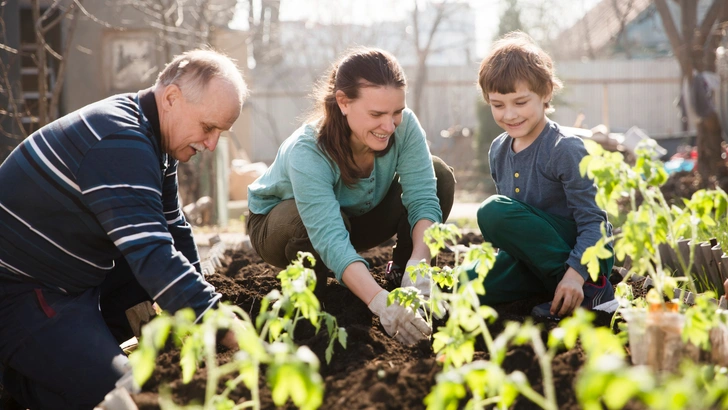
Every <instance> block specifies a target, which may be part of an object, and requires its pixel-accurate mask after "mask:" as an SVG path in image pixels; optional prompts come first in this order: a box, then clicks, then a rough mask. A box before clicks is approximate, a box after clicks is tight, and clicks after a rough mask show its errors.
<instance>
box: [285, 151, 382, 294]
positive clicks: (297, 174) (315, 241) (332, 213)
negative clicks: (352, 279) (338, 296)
mask: <svg viewBox="0 0 728 410" xmlns="http://www.w3.org/2000/svg"><path fill="white" fill-rule="evenodd" d="M291 149H292V152H291V155H289V158H290V161H289V162H288V174H289V177H290V179H291V186H292V187H293V197H294V199H295V201H296V207H297V208H298V213H299V214H300V215H301V220H302V221H303V225H304V226H305V227H306V231H307V232H308V236H309V239H310V240H311V244H312V245H313V248H314V249H315V250H316V252H318V254H319V256H321V259H322V260H323V262H324V264H326V266H327V267H328V268H329V269H331V270H332V271H333V272H334V274H335V275H336V279H337V280H338V281H339V282H341V277H342V275H343V274H344V269H346V267H347V266H349V265H350V264H351V263H353V262H356V261H361V262H364V264H365V265H366V261H365V260H364V258H362V257H361V256H359V254H357V253H356V250H354V247H353V246H352V245H351V240H350V238H349V231H347V230H346V226H345V225H344V220H343V219H342V216H341V210H340V209H341V206H340V204H339V201H338V199H337V198H336V195H335V193H334V186H335V184H336V181H337V179H338V177H339V176H338V172H337V171H336V169H335V168H334V165H333V164H332V163H331V162H330V161H329V160H328V158H327V157H326V156H325V155H324V154H323V153H322V152H321V151H320V150H318V149H317V148H316V147H315V146H313V144H312V143H305V142H298V143H296V144H295V145H294V146H292V147H291ZM367 266H368V265H367Z"/></svg>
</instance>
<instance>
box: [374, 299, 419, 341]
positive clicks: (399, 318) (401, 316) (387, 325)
mask: <svg viewBox="0 0 728 410" xmlns="http://www.w3.org/2000/svg"><path fill="white" fill-rule="evenodd" d="M388 296H389V292H387V291H386V290H382V291H381V292H379V293H377V294H376V295H375V296H374V298H373V299H372V301H371V302H369V305H368V307H369V310H371V311H372V313H374V314H375V315H377V316H379V321H380V322H381V323H382V326H384V330H386V331H387V334H389V335H390V336H392V337H394V338H395V339H397V340H398V341H399V342H402V343H404V344H414V343H416V342H417V341H419V340H424V339H427V338H428V337H429V336H430V335H431V334H432V328H430V326H429V325H428V324H427V322H425V320H424V319H422V316H420V314H419V313H417V312H413V311H412V310H410V309H406V308H404V307H402V306H400V305H398V304H396V303H393V304H391V305H389V306H387V297H388Z"/></svg>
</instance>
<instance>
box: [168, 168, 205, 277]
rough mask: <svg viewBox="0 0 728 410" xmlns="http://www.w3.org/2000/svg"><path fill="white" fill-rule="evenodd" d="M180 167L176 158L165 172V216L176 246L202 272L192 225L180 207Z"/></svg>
mask: <svg viewBox="0 0 728 410" xmlns="http://www.w3.org/2000/svg"><path fill="white" fill-rule="evenodd" d="M178 167H179V161H176V160H175V161H174V162H173V163H172V164H171V165H170V167H169V168H167V170H166V172H165V173H164V181H163V182H162V207H163V209H164V218H165V219H166V220H167V228H168V229H169V232H170V233H171V234H172V239H173V240H174V247H175V248H176V249H177V250H178V251H180V252H182V254H183V255H184V256H185V257H186V258H187V260H188V261H190V263H191V264H192V265H193V266H194V267H195V270H197V272H202V268H201V267H200V254H199V253H198V252H197V246H196V245H195V240H194V238H193V237H192V227H191V226H190V224H188V223H187V220H186V219H185V215H184V213H183V212H182V209H181V207H180V201H179V196H178V192H179V185H178V182H177V181H178V179H177V168H178Z"/></svg>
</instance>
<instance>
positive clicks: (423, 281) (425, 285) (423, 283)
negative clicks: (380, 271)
mask: <svg viewBox="0 0 728 410" xmlns="http://www.w3.org/2000/svg"><path fill="white" fill-rule="evenodd" d="M420 262H425V260H424V259H420V260H417V259H410V260H408V261H407V265H406V267H405V273H404V275H402V287H403V288H406V287H408V286H412V287H415V288H417V289H419V290H420V293H421V294H422V296H424V297H425V299H429V298H430V282H431V281H432V279H431V278H430V275H429V274H427V275H426V276H425V277H422V276H421V275H419V274H418V275H417V277H416V278H415V281H414V282H412V279H411V278H410V275H409V273H408V272H407V271H406V268H409V267H410V266H417V265H419V264H420Z"/></svg>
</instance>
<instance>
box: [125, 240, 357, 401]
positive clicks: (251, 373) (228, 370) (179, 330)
mask: <svg viewBox="0 0 728 410" xmlns="http://www.w3.org/2000/svg"><path fill="white" fill-rule="evenodd" d="M306 257H308V258H311V259H313V258H312V257H311V255H310V254H299V258H298V259H297V260H296V261H294V262H293V263H292V264H291V265H290V266H289V267H288V268H287V269H286V270H284V271H282V272H281V273H280V274H279V275H278V278H279V279H280V280H281V291H280V292H279V291H277V290H274V291H272V292H271V293H270V294H269V295H267V296H266V298H265V300H264V301H263V303H262V308H261V313H260V315H259V316H258V318H257V320H256V321H255V322H256V323H255V324H254V323H253V321H252V320H251V318H250V317H249V316H248V315H247V313H245V312H244V311H243V310H242V309H240V308H239V307H237V306H231V305H228V304H224V303H223V304H220V305H219V306H218V307H217V309H211V310H208V311H207V312H206V313H205V315H204V316H203V318H202V321H201V322H200V323H196V322H195V314H194V312H193V311H192V310H191V309H182V310H180V311H178V312H177V313H175V315H174V316H169V315H168V314H166V313H165V312H162V314H161V315H159V316H158V317H157V318H155V319H154V320H152V321H151V322H150V323H149V324H147V325H145V326H144V328H143V329H142V337H141V339H140V341H139V348H138V349H137V350H136V351H135V352H133V353H132V354H131V355H130V357H129V360H130V361H131V364H132V371H133V375H134V380H135V382H136V383H137V384H138V385H139V386H142V385H143V384H144V383H145V382H146V381H147V380H148V379H149V377H150V376H151V375H152V372H153V370H154V366H155V361H156V357H157V355H158V353H159V351H160V350H161V349H162V348H164V346H165V345H166V343H167V340H168V338H169V336H170V335H172V336H173V337H172V339H173V341H174V343H175V345H176V346H177V347H179V348H180V366H181V367H182V381H183V383H189V382H190V381H191V380H192V377H193V376H194V373H195V371H197V369H199V368H200V364H201V363H202V362H204V364H205V369H206V371H207V384H206V389H205V398H204V404H202V405H201V406H200V405H195V404H193V405H189V406H184V407H179V406H177V405H175V404H174V403H173V402H172V401H171V399H170V398H169V397H168V396H165V394H166V393H164V390H163V389H161V390H160V405H161V406H162V408H189V409H192V408H202V409H206V410H207V409H239V408H253V409H259V408H260V397H259V391H258V383H259V379H260V372H261V369H262V368H264V367H265V368H266V369H267V370H266V372H267V381H268V383H269V385H270V388H271V392H272V396H273V402H274V403H275V404H276V405H277V406H282V405H284V404H285V403H286V402H287V401H288V400H289V399H290V400H291V401H293V403H294V404H295V405H296V406H298V407H299V408H302V409H316V408H318V407H319V406H320V405H321V403H322V402H323V380H322V379H321V376H320V375H319V373H318V369H319V362H318V358H317V357H316V355H315V354H313V352H311V350H310V349H309V348H308V347H305V346H302V347H297V346H295V344H294V342H293V336H292V335H293V330H294V329H295V326H296V324H297V323H298V321H299V320H300V319H302V318H305V319H307V320H308V321H309V322H310V323H311V324H312V325H313V326H314V327H315V328H316V330H317V331H318V330H319V328H320V324H321V322H322V321H323V322H324V323H326V326H327V330H328V334H329V346H328V348H327V350H326V358H327V361H329V360H330V359H331V355H332V354H333V346H334V342H335V341H338V342H339V343H340V344H341V345H342V346H343V347H344V348H346V331H345V330H344V329H342V328H338V327H337V325H336V320H335V318H333V317H332V316H330V315H328V314H326V313H322V312H320V310H319V302H318V300H317V299H316V297H315V296H314V295H313V289H314V287H315V285H316V276H315V274H314V273H313V271H311V270H310V269H306V268H304V267H303V260H304V258H306ZM269 308H270V310H268V309H269ZM256 324H257V327H256ZM221 330H229V331H231V332H233V334H234V335H235V339H236V341H237V344H238V348H239V350H238V351H237V352H236V353H235V354H234V355H233V357H232V359H231V360H230V361H229V362H228V363H225V364H221V365H220V364H218V362H217V346H216V338H217V335H218V333H219V332H220V331H221ZM258 330H260V332H259V331H258ZM228 375H231V376H232V377H233V378H232V379H231V380H228V381H227V382H226V383H225V389H224V390H223V391H222V392H221V393H217V390H218V385H219V382H220V381H221V380H222V378H223V377H226V376H228ZM240 383H243V385H244V386H245V387H246V388H247V389H248V390H249V391H250V394H251V398H250V400H248V401H245V402H243V403H240V404H235V403H234V402H233V401H232V400H230V399H229V398H228V396H229V394H230V393H231V392H232V391H233V390H234V389H235V388H237V387H238V386H239V385H240Z"/></svg>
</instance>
